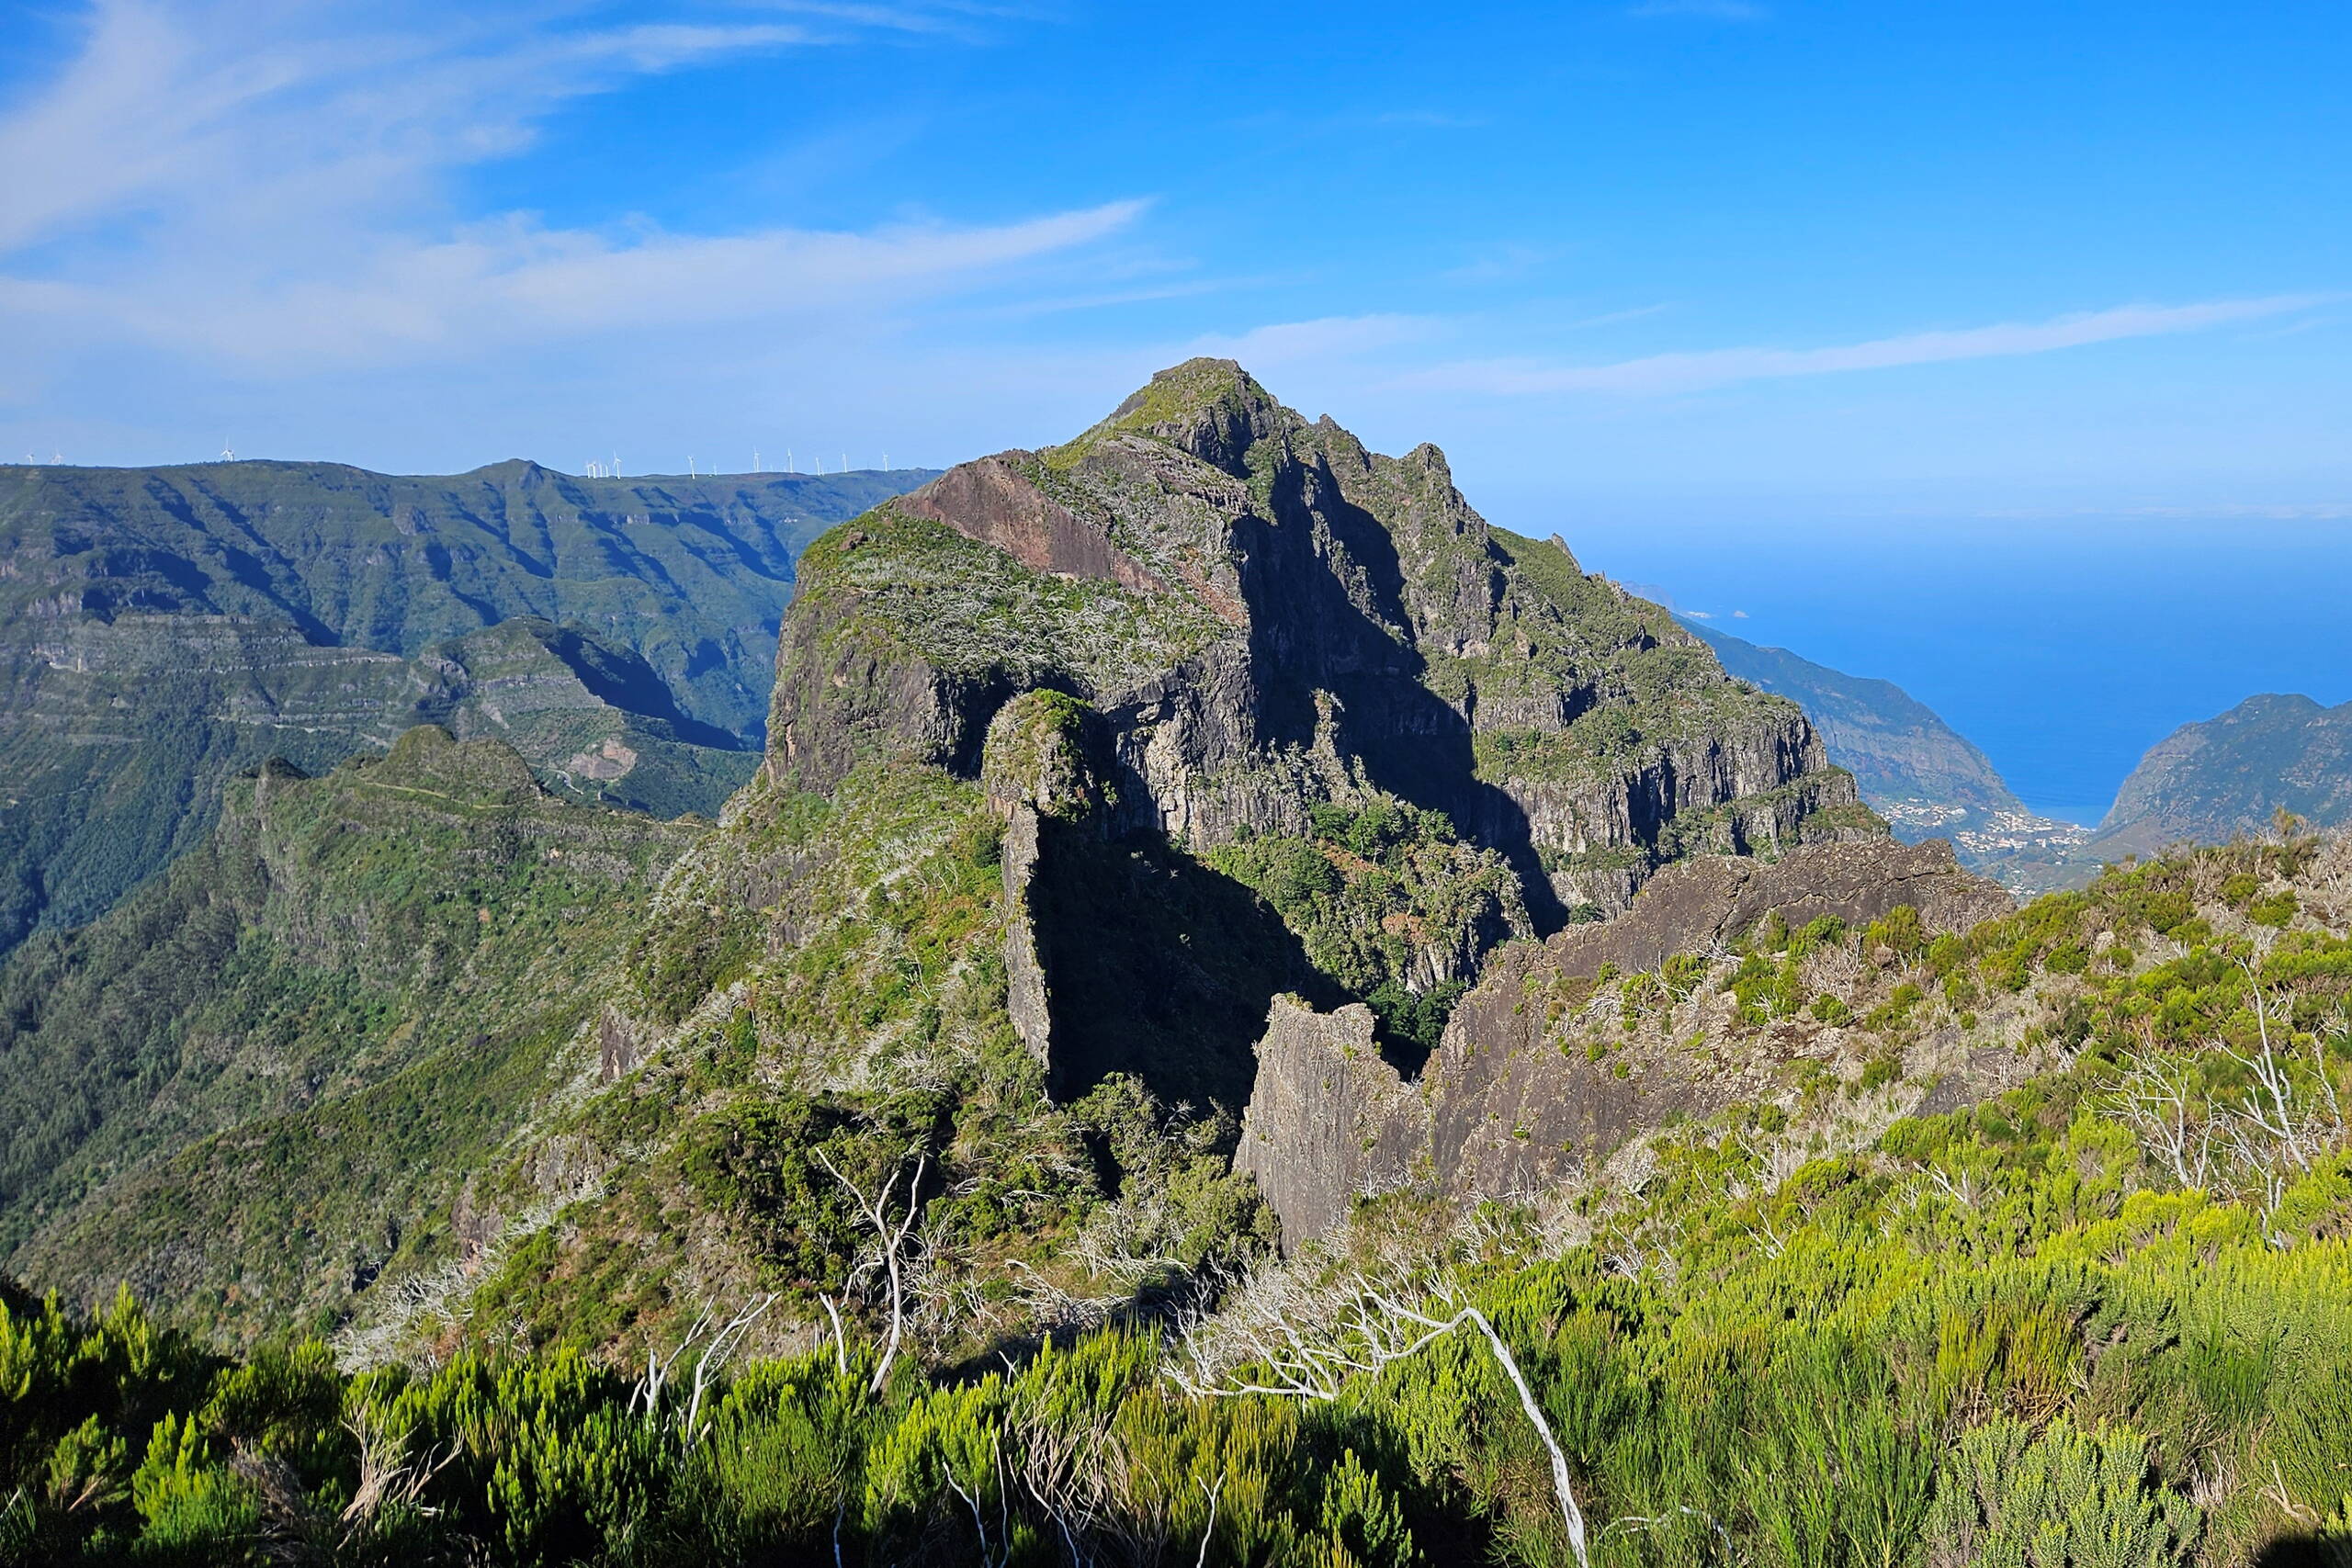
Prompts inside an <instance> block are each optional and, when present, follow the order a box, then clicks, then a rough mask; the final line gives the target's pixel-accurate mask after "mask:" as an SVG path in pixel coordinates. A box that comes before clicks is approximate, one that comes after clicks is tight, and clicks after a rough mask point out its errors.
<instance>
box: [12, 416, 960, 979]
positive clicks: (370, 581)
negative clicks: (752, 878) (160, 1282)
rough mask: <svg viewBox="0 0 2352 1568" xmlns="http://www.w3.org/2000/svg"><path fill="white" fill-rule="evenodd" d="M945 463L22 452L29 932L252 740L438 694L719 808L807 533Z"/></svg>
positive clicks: (291, 754) (670, 807)
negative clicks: (185, 460)
mask: <svg viewBox="0 0 2352 1568" xmlns="http://www.w3.org/2000/svg"><path fill="white" fill-rule="evenodd" d="M927 477H928V476H927V475H925V474H922V473H920V472H904V473H899V474H849V475H827V476H824V477H822V478H817V477H810V476H801V475H746V476H736V477H733V478H720V479H574V478H572V477H571V476H569V475H563V474H558V473H554V472H551V471H549V470H548V469H545V468H539V467H538V466H537V465H536V464H531V463H524V462H510V463H501V464H497V465H494V466H492V467H491V468H481V469H478V470H476V471H475V472H473V473H470V474H463V475H458V476H454V477H449V478H430V477H407V476H392V475H385V474H373V473H368V472H366V471H364V470H361V469H357V468H344V467H341V466H338V465H334V464H322V463H277V462H247V463H218V464H201V465H196V466H191V467H186V468H20V467H0V951H4V950H5V949H6V947H8V946H9V945H12V944H13V943H14V942H17V941H18V940H20V939H21V937H22V936H23V934H24V932H25V931H28V930H29V929H32V928H33V927H35V926H37V925H57V924H74V923H79V922H81V921H85V920H87V919H91V918H93V917H94V916H96V914H98V913H99V912H101V911H102V910H104V909H105V908H107V907H108V906H110V905H111V904H112V903H113V902H114V901H115V900H116V899H117V898H119V897H121V895H122V894H123V892H124V891H125V890H127V889H128V888H130V886H134V885H135V884H137V883H138V882H139V881H140V880H141V879H142V878H144V877H146V876H147V875H150V874H153V872H154V871H155V870H156V869H157V868H158V867H160V866H162V865H163V864H164V863H166V862H168V861H169V860H170V859H171V858H172V857H173V856H175V855H176V854H178V853H180V852H183V851H185V850H187V849H188V848H190V847H192V846H193V845H194V844H196V843H197V842H198V841H199V840H201V839H202V837H203V834H204V831H205V829H207V828H208V827H209V824H210V823H211V821H212V820H213V818H214V817H215V815H216V813H217V811H218V807H219V800H220V787H221V784H222V781H223V780H224V779H226V778H228V777H229V776H231V775H232V774H233V773H236V772H238V771H239V770H241V769H246V768H251V767H253V766H255V765H256V764H258V763H259V762H261V761H264V760H265V759H266V758H269V757H272V756H277V757H282V758H285V759H287V760H288V761H293V762H295V763H297V764H298V765H299V766H300V767H302V768H303V769H305V770H307V771H311V772H319V771H322V770H324V769H325V768H328V767H331V766H333V765H334V763H335V762H336V761H340V760H341V759H342V758H343V757H345V756H347V755H349V754H351V753H352V752H355V751H361V750H382V749H383V748H384V747H386V746H388V745H389V744H390V742H391V740H392V739H393V738H395V737H396V736H398V735H399V734H400V733H401V731H402V730H404V729H406V728H408V727H409V726H411V725H413V724H414V723H417V722H419V721H420V720H431V721H434V722H438V723H443V724H446V725H448V726H450V727H451V728H453V729H455V730H456V731H457V732H458V734H459V735H460V736H470V735H497V736H499V737H501V738H502V739H507V740H509V741H510V742H511V743H513V744H514V745H515V746H516V747H517V749H518V750H521V751H522V752H523V753H524V755H525V756H526V758H527V759H528V760H529V761H531V763H532V764H533V766H534V768H535V769H537V772H538V773H539V775H540V777H541V778H542V780H543V781H544V782H546V783H547V784H549V785H550V786H551V787H555V788H557V789H560V790H562V791H564V792H566V793H570V794H571V795H576V796H581V797H583V798H595V799H601V800H607V801H611V802H614V803H616V804H623V805H628V806H632V807H639V808H642V809H647V810H652V811H657V812H661V813H663V814H666V815H675V814H676V813H678V812H680V811H684V810H689V809H698V810H702V811H706V812H708V811H715V810H716V809H717V807H718V803H719V802H720V801H722V800H724V799H725V798H726V796H727V795H728V794H729V792H730V791H731V790H732V789H734V788H735V787H737V786H738V785H740V784H741V783H742V781H743V779H744V778H745V777H747V776H748V774H749V772H750V769H751V767H752V765H753V764H754V762H755V760H756V752H757V748H758V746H759V743H760V740H761V738H762V733H763V720H764V716H765V712H766V705H767V688H768V680H767V675H768V671H769V670H770V669H771V668H772V665H773V660H774V649H775V629H776V626H777V623H778V621H779V620H780V618H781V616H782V615H783V611H784V606H785V604H786V603H787V602H788V601H789V599H790V596H791V592H792V581H793V561H794V557H795V555H796V554H797V551H798V549H799V547H800V546H801V545H802V544H804V543H805V542H806V541H807V540H808V539H809V538H810V537H812V536H814V535H816V534H817V533H819V532H821V531H822V530H823V529H824V528H825V527H827V526H830V525H831V524H833V523H835V522H837V521H839V520H840V519H841V518H842V517H845V516H848V515H850V514H852V513H855V512H857V511H860V510H862V509H864V508H865V507H867V506H870V505H871V504H873V502H876V501H877V500H879V499H881V498H883V497H885V496H888V495H890V494H894V493H896V492H897V491H900V490H903V489H905V488H907V487H908V486H910V485H912V484H915V483H919V482H921V481H922V479H925V478H927ZM518 622H523V623H526V624H524V625H520V626H518V625H517V624H516V623H518Z"/></svg>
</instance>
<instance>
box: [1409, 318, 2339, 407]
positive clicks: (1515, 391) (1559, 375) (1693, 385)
mask: <svg viewBox="0 0 2352 1568" xmlns="http://www.w3.org/2000/svg"><path fill="white" fill-rule="evenodd" d="M2330 298H2333V296H2326V295H2311V294H2282V295H2272V296H2269V297H2267V298H2264V299H2215V300H2209V301H2206V302H2203V303H2199V304H2193V305H2126V306H2120V307H2117V308H2115V309H2113V310H2093V311H2087V312H2084V313H2082V314H2078V315H2071V316H2060V317H2057V318H2055V319H2054V320H2051V321H2029V322H2008V323H2003V324H1999V325H1995V326H1985V327H1966V328H1961V329H1957V330H1950V331H1937V332H1922V333H1905V334H1903V335H1901V336H1897V337H1883V338H1873V339H1871V340H1870V341H1868V342H1865V343H1855V344H1839V345H1838V346H1835V347H1828V348H1794V349H1791V348H1721V349H1705V350H1700V351H1697V352H1692V353H1680V354H1653V355H1644V356H1643V357H1641V358H1638V359H1626V360H1620V361H1617V362H1616V363H1614V364H1608V365H1569V366H1559V365H1546V364H1543V363H1541V362H1537V361H1532V360H1527V359H1486V360H1463V361H1456V362H1454V363H1452V364H1446V365H1439V366H1433V367H1429V368H1426V369H1422V370H1417V371H1409V372H1407V373H1405V374H1403V375H1401V376H1399V377H1398V378H1397V379H1396V383H1395V384H1397V385H1403V386H1412V387H1419V388H1428V389H1444V390H1451V391H1464V392H1480V393H1489V394H1494V395H1499V396H1532V395H1541V394H1547V393H1563V392H1617V393H1624V394H1630V395H1634V396H1645V395H1659V394H1668V393H1676V392H1697V391H1705V390H1709V389H1713V388H1717V387H1727V386H1732V385H1735V384H1736V383H1739V382H1743V381H1764V380H1778V379H1782V378H1789V377H1798V376H1832V375H1839V374H1843V373H1846V372H1849V371H1860V370H1886V369H1893V368H1895V367H1902V366H1909V365H1937V364H1944V363H1948V362H1951V361H1957V360H1967V359H1994V358H2004V357H2010V356H2015V355H2032V354H2048V353H2052V352H2053V351H2055V350H2059V349H2065V348H2079V347H2083V346H2086V345H2087V344H2101V343H2116V342H2120V341H2123V340H2125V339H2130V338H2143V337H2157V336H2163V335H2166V334H2171V333H2191V332H2199V331H2204V330H2206V329H2209V328H2212V327H2220V326H2226V325H2229V324H2231V323H2233V322H2238V321H2261V320H2265V319H2269V318H2276V317H2282V316H2286V315H2290V314H2291V313H2293V312H2296V311H2299V310H2307V309H2309V308H2311V307H2312V306H2314V305H2317V304H2320V303H2323V302H2324V301H2325V300H2326V299H2330Z"/></svg>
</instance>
